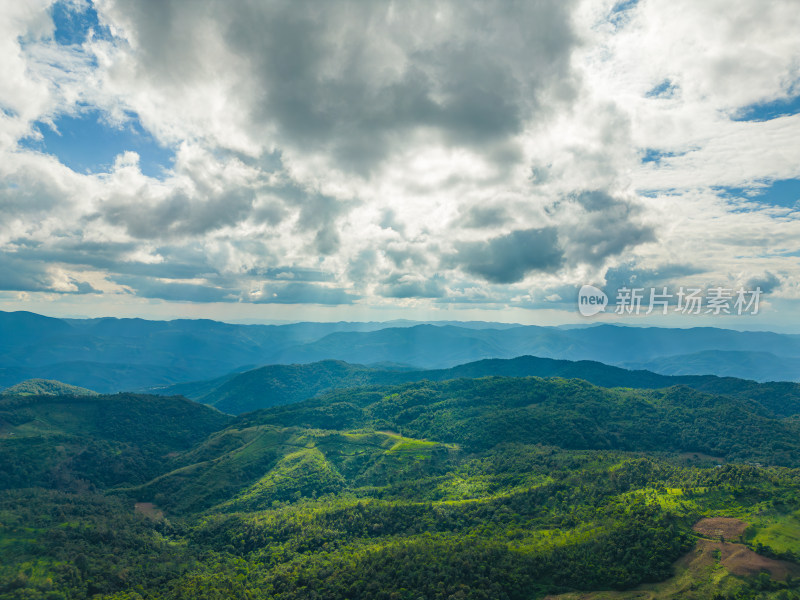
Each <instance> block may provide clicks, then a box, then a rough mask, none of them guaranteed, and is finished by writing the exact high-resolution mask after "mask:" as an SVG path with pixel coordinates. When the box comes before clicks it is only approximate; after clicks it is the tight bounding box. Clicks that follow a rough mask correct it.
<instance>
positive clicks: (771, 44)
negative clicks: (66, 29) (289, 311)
mask: <svg viewBox="0 0 800 600" xmlns="http://www.w3.org/2000/svg"><path fill="white" fill-rule="evenodd" d="M613 4H614V3H613V2H611V1H610V0H609V1H606V0H584V1H582V2H579V3H576V2H558V1H555V0H554V1H553V2H546V3H530V4H523V5H515V6H512V5H509V4H506V3H502V2H498V3H485V2H474V3H473V2H444V1H442V2H437V3H435V4H433V5H431V4H430V3H422V2H420V3H405V4H403V5H402V7H401V6H400V5H391V4H390V5H383V4H380V3H376V4H364V3H358V2H347V1H341V2H325V3H316V4H313V5H307V6H304V7H303V8H302V9H300V8H298V5H297V4H296V3H291V2H282V1H278V0H275V1H271V2H262V3H245V4H243V5H241V6H240V7H238V8H237V9H236V10H233V9H232V8H231V6H230V4H228V3H224V2H220V1H215V0H202V1H191V2H190V1H183V2H170V3H159V2H145V1H144V0H135V1H128V0H126V1H124V2H123V1H122V0H97V1H96V2H95V4H94V6H95V8H96V9H97V12H98V15H99V19H100V23H101V24H102V25H103V26H106V27H108V28H109V30H110V31H111V33H112V34H113V35H112V37H110V38H109V37H108V36H105V35H97V36H94V37H91V36H90V37H89V38H88V39H87V40H86V41H85V42H84V43H83V44H82V45H73V46H62V45H60V44H58V43H57V42H56V41H55V40H54V38H53V31H54V24H53V22H52V19H51V18H50V16H49V15H50V13H49V12H48V8H47V7H48V5H49V3H48V2H40V3H33V2H26V3H14V4H13V5H11V6H9V7H4V8H3V11H4V13H3V16H2V18H0V34H2V35H0V40H2V41H0V51H2V52H3V55H4V56H5V57H7V60H4V61H3V64H2V65H1V66H0V75H2V77H0V107H1V108H2V109H3V111H4V112H3V113H2V114H0V210H2V213H3V217H4V218H3V219H2V222H0V252H2V253H3V254H4V255H5V256H6V257H11V258H13V259H14V261H16V262H15V265H16V266H17V268H18V269H23V270H24V268H25V265H29V267H30V268H29V271H30V277H29V278H27V279H25V278H22V279H20V278H19V277H16V278H15V279H14V281H16V282H17V283H16V284H15V285H17V286H18V287H19V288H20V289H22V288H24V287H25V285H23V283H24V282H25V281H28V282H29V283H28V287H29V288H33V289H31V290H28V291H32V292H35V291H36V290H49V291H51V292H59V291H69V292H72V293H78V292H80V291H81V290H84V291H86V290H89V288H88V287H86V286H84V287H83V288H82V287H81V286H80V285H79V283H80V282H85V283H86V284H87V285H90V286H91V289H92V290H101V291H104V292H105V293H107V294H109V295H111V294H113V293H114V292H115V291H116V292H119V291H120V290H121V289H123V286H124V289H130V290H132V291H133V292H134V293H141V294H142V295H143V296H148V297H152V298H171V299H173V300H184V299H185V300H190V299H192V297H194V298H195V299H197V300H198V301H205V302H217V301H225V300H232V299H240V300H244V301H265V300H264V299H265V298H267V296H268V295H269V294H274V295H273V296H271V297H272V298H273V299H274V300H272V301H273V302H291V301H297V302H315V301H320V302H323V303H330V304H335V303H336V302H337V301H341V302H343V303H350V302H354V301H355V302H357V303H358V304H359V305H362V306H371V305H374V306H409V305H410V304H412V303H416V304H417V305H427V306H433V305H444V304H447V302H448V299H450V300H452V302H453V303H459V304H461V303H467V302H469V303H473V302H479V303H482V304H484V305H486V306H491V305H492V304H493V303H494V304H495V305H496V306H495V307H498V306H506V305H508V304H512V305H513V304H514V301H513V299H514V298H517V301H516V303H517V305H519V306H540V304H541V302H542V301H544V300H546V301H547V302H548V303H549V304H550V305H555V304H558V302H559V299H560V298H567V299H568V298H570V297H571V296H570V295H569V293H567V292H566V291H565V289H566V287H567V286H570V285H578V284H581V283H584V282H586V281H589V280H592V281H597V282H600V281H602V279H603V277H604V275H605V274H606V272H607V270H608V269H609V268H610V267H616V266H619V265H622V264H625V265H627V264H633V265H635V268H638V269H642V270H648V269H650V270H653V269H654V268H656V267H658V266H659V265H668V264H673V265H677V264H680V265H688V266H691V269H688V270H690V271H692V272H693V273H694V275H691V276H692V277H697V278H706V279H715V280H719V281H722V280H730V281H734V280H736V281H739V280H742V281H744V280H747V278H754V277H765V273H766V272H771V273H778V274H779V275H780V277H779V279H780V280H781V281H782V282H784V283H786V282H788V280H789V279H790V276H791V275H792V274H794V275H797V271H798V268H797V265H796V258H794V257H791V256H788V255H790V254H791V253H793V252H794V253H796V252H797V251H798V250H800V248H798V247H797V242H796V240H797V239H800V238H798V237H797V234H798V233H800V232H799V231H798V230H797V225H796V222H797V221H796V214H795V213H792V212H790V211H788V210H784V209H776V208H770V207H759V206H754V205H753V204H752V203H750V204H746V205H740V204H737V202H736V201H733V200H730V199H725V198H721V197H718V196H717V195H716V194H715V193H714V192H712V191H710V190H711V188H712V187H713V186H748V185H753V184H754V183H757V182H763V181H765V180H766V181H769V180H773V179H783V178H791V177H800V170H798V166H797V165H800V145H798V144H797V143H796V140H797V139H798V135H799V134H800V115H793V116H786V117H782V118H779V119H773V120H768V121H763V122H754V121H734V120H732V119H731V117H732V116H735V115H736V114H737V111H738V110H740V109H741V107H743V106H746V105H750V104H753V103H758V102H766V101H771V100H775V99H777V98H782V97H787V96H789V95H793V94H797V93H798V92H800V89H799V88H798V81H799V80H800V38H798V36H797V35H796V32H797V31H798V30H800V12H798V11H797V10H796V3H794V2H792V1H791V0H787V1H784V2H771V3H769V4H768V5H765V4H764V3H762V2H757V1H755V0H748V1H743V2H738V3H736V6H731V5H730V3H727V2H724V3H723V2H717V1H713V2H703V3H697V2H690V1H689V0H685V1H684V0H681V1H676V2H669V3H664V2H656V1H651V0H640V2H638V3H636V4H633V5H631V6H630V7H629V8H628V9H627V10H625V11H624V12H623V13H616V14H614V13H613V12H612V9H613ZM86 6H87V5H84V8H85V7H86ZM659 86H660V87H659ZM654 90H661V93H659V94H656V93H653V91H654ZM89 109H92V110H98V111H100V113H101V114H102V115H103V116H104V118H105V119H107V120H108V121H109V123H114V124H116V125H125V124H126V123H130V122H133V121H136V122H138V123H139V124H141V126H142V127H143V128H144V129H145V130H146V131H148V132H149V133H150V134H152V135H153V136H154V137H155V138H156V139H157V140H158V141H159V142H161V143H163V144H165V145H167V146H168V147H170V148H171V149H172V150H174V152H175V160H174V163H173V164H172V165H168V168H167V171H166V172H165V174H164V175H163V176H162V177H161V178H159V179H156V178H151V177H148V176H146V175H144V174H143V173H142V172H141V169H140V166H139V162H140V159H139V157H138V155H137V154H135V153H134V152H132V149H131V151H129V152H126V153H123V154H121V155H119V156H118V157H116V160H115V161H114V162H113V167H112V168H111V169H110V170H109V172H108V173H97V174H79V173H75V172H73V171H71V170H70V169H68V168H67V167H65V166H64V165H62V164H60V163H59V162H58V160H57V159H55V158H53V157H51V156H47V155H43V154H38V153H35V152H32V151H30V150H26V149H25V148H24V147H18V146H17V144H18V142H19V141H20V140H21V139H22V138H23V137H25V136H26V135H29V134H30V133H31V132H32V131H33V130H32V129H31V127H32V125H33V123H34V122H36V121H40V122H42V121H44V122H47V121H53V122H55V121H57V119H58V116H59V115H64V114H78V113H79V112H80V111H85V110H89ZM646 149H651V150H652V151H658V152H661V153H663V154H662V155H661V158H660V160H657V161H651V162H648V163H642V157H643V156H644V152H645V150H646ZM643 190H649V191H650V192H651V194H650V195H649V196H642V195H641V193H640V192H641V191H643ZM587 194H588V195H587ZM592 194H594V196H593V195H592ZM592 198H594V199H595V200H597V199H602V198H605V199H606V200H607V201H605V202H600V201H599V200H597V202H595V200H592ZM743 210H746V212H743ZM537 231H541V232H547V235H546V236H544V237H543V236H535V235H533V234H530V235H528V234H526V233H525V232H537ZM526 240H527V241H526ZM534 240H535V242H534ZM542 240H544V241H545V242H547V244H548V247H547V248H545V247H540V245H538V244H539V243H540V242H541V241H542ZM515 243H520V244H523V245H525V244H527V246H526V247H525V248H522V249H521V250H520V251H519V252H517V251H516V250H514V248H512V246H514V244H515ZM459 256H460V258H459ZM501 263H502V264H501ZM300 270H306V272H319V273H324V274H325V278H326V279H325V283H324V286H323V287H322V288H319V287H315V286H314V285H311V287H308V286H309V285H310V284H306V283H304V282H302V281H298V282H295V281H294V280H293V279H291V278H289V275H292V274H293V273H295V272H300ZM82 273H84V275H85V276H83V278H81V277H82V275H81V274H82ZM281 274H282V275H281ZM487 280H488V281H487ZM278 281H283V283H282V284H281V285H278V284H277V283H276V282H278ZM287 281H290V282H292V284H291V285H290V284H287ZM492 281H494V282H495V284H492V283H490V282H492ZM0 283H2V282H0ZM295 283H298V284H299V283H302V285H294V284H295ZM9 285H11V283H9ZM315 285H316V284H315ZM48 286H49V287H48ZM204 286H205V287H204ZM6 287H8V286H6ZM12 287H13V285H12ZM204 289H205V290H206V291H204ZM786 289H787V285H783V286H780V287H778V288H777V290H776V292H775V293H776V294H782V293H788V291H786V292H784V291H783V290H786ZM254 290H255V291H257V292H258V294H256V295H255V296H254V295H252V294H251V292H252V291H254ZM109 297H111V296H109ZM414 298H418V299H420V300H418V301H417V300H414ZM537 299H538V300H537ZM537 302H540V304H537ZM426 303H427V304H426Z"/></svg>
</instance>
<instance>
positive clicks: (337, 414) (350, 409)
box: [238, 377, 800, 465]
mask: <svg viewBox="0 0 800 600" xmlns="http://www.w3.org/2000/svg"><path fill="white" fill-rule="evenodd" d="M238 422H240V423H246V424H248V425H253V424H279V425H282V426H295V427H310V428H321V429H351V428H360V427H371V428H375V429H388V430H393V431H399V432H401V433H402V434H403V435H408V436H411V437H416V438H427V439H435V440H438V441H442V442H447V443H458V444H462V445H464V446H465V447H466V448H467V449H469V450H471V451H481V450H485V449H488V448H491V447H493V446H495V445H496V444H499V443H503V442H519V443H527V444H548V445H554V446H559V447H561V448H565V449H592V450H629V451H634V450H635V451H650V452H700V453H705V454H710V455H714V456H723V457H726V458H729V459H738V460H758V461H763V462H767V463H771V464H784V465H795V464H798V462H800V435H798V434H800V421H797V420H795V419H780V418H776V417H774V416H773V415H772V412H771V411H770V410H769V409H767V408H766V407H764V406H763V405H761V404H760V403H758V402H756V401H753V400H746V399H740V398H731V397H727V396H718V395H711V394H706V393H703V392H698V391H696V390H693V389H691V388H689V387H685V386H676V387H672V388H666V389H663V390H633V389H624V388H615V389H606V388H600V387H597V386H594V385H592V384H590V383H587V382H585V381H582V380H574V379H573V380H564V379H558V378H554V379H541V378H536V377H532V378H507V377H486V378H481V379H458V380H450V381H445V382H423V383H411V384H403V385H400V386H394V387H390V388H380V387H376V388H357V389H353V390H344V391H340V392H333V393H331V394H328V395H326V396H323V397H321V398H318V399H312V400H309V401H306V402H302V403H299V404H294V405H288V406H282V407H276V408H273V409H269V410H264V411H259V412H256V413H252V414H248V415H243V416H242V417H240V418H239V421H238Z"/></svg>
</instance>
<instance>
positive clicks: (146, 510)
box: [133, 502, 164, 521]
mask: <svg viewBox="0 0 800 600" xmlns="http://www.w3.org/2000/svg"><path fill="white" fill-rule="evenodd" d="M133 510H134V512H137V513H139V514H140V515H144V516H145V517H147V518H149V519H153V520H154V521H158V520H160V519H163V518H164V512H163V511H162V510H160V509H159V508H157V507H156V505H155V504H153V503H152V502H137V503H136V504H134V505H133Z"/></svg>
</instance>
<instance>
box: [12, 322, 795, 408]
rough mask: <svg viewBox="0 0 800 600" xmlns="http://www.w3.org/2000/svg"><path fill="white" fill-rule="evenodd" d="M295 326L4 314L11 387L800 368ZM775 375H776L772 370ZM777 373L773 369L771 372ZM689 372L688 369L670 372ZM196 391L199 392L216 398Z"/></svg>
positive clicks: (696, 335) (755, 347) (735, 347)
mask: <svg viewBox="0 0 800 600" xmlns="http://www.w3.org/2000/svg"><path fill="white" fill-rule="evenodd" d="M394 325H395V326H393V327H386V324H385V323H375V322H371V323H345V322H340V323H295V324H289V325H235V324H228V323H219V322H216V321H210V320H187V319H180V320H175V321H147V320H143V319H112V318H103V319H53V318H49V317H42V316H40V315H36V314H33V313H27V312H17V313H4V312H0V386H4V387H7V386H10V385H14V384H16V383H19V382H20V381H23V380H25V379H31V378H37V377H38V378H46V379H56V380H59V381H63V382H65V383H68V384H71V385H77V386H81V387H87V388H90V389H95V390H97V391H100V392H114V391H121V390H132V389H143V388H152V387H163V386H169V385H171V384H174V383H178V382H187V381H208V380H209V379H215V378H219V377H224V376H226V375H228V374H230V373H232V372H235V371H241V370H243V369H245V368H248V365H249V366H251V367H252V366H256V365H272V364H295V363H313V362H319V361H321V360H331V359H332V360H341V361H345V362H348V363H351V364H366V365H375V364H378V365H380V364H387V365H388V364H391V365H403V366H404V367H403V368H409V367H411V368H415V369H442V368H450V367H454V366H456V365H459V364H464V363H469V362H474V361H476V360H481V359H487V358H513V357H517V356H524V355H533V356H539V357H544V358H554V359H569V360H595V361H600V362H603V363H607V364H612V365H624V364H630V363H632V362H635V363H637V364H649V363H651V362H653V361H655V362H653V364H652V365H649V366H650V368H651V369H654V370H659V371H664V369H666V368H667V367H664V368H662V367H657V365H656V364H655V363H657V362H658V361H660V359H662V358H663V357H675V356H682V355H686V354H694V353H701V352H708V351H726V352H762V351H768V352H770V353H772V354H774V355H775V356H777V357H779V358H782V359H795V358H800V336H797V335H783V334H777V333H770V332H739V331H730V330H724V329H715V328H709V327H706V328H693V329H665V328H645V327H622V326H615V325H597V326H593V327H576V328H559V327H536V326H514V325H507V324H498V325H496V326H492V324H490V323H458V324H445V325H442V324H415V323H413V322H397V323H394ZM697 364H698V367H697V368H696V369H694V370H693V371H692V372H703V371H704V370H705V371H706V372H708V373H711V374H722V375H724V374H728V373H735V374H737V375H741V374H743V373H744V371H743V370H742V365H743V363H742V360H741V357H737V356H736V355H719V357H718V360H709V361H706V362H705V363H697ZM759 365H763V366H764V369H762V370H760V369H761V367H760V366H759ZM748 366H749V368H750V371H746V373H747V376H748V377H752V378H754V379H758V380H767V379H795V378H796V377H797V375H796V374H797V369H796V368H795V363H794V362H793V361H774V360H773V361H761V362H759V361H751V362H750V363H748ZM767 367H769V369H767ZM669 372H678V371H669ZM210 389H211V388H209V387H206V388H204V389H203V390H200V391H198V390H191V389H187V390H185V391H191V392H192V393H193V394H200V393H203V394H204V393H209V392H210Z"/></svg>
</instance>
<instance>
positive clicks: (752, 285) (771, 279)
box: [744, 271, 782, 294]
mask: <svg viewBox="0 0 800 600" xmlns="http://www.w3.org/2000/svg"><path fill="white" fill-rule="evenodd" d="M781 285H782V283H781V280H780V279H779V278H778V276H777V275H775V273H770V272H769V271H766V272H765V273H764V274H763V275H762V276H760V277H753V278H752V279H749V280H748V281H747V283H746V284H745V285H744V288H745V289H747V290H755V289H756V288H757V287H760V288H761V291H762V292H763V293H765V294H770V293H772V292H774V291H775V290H777V289H778V288H780V287H781Z"/></svg>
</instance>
